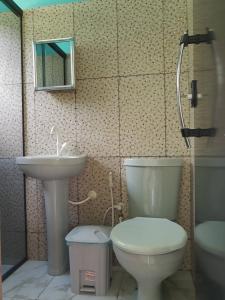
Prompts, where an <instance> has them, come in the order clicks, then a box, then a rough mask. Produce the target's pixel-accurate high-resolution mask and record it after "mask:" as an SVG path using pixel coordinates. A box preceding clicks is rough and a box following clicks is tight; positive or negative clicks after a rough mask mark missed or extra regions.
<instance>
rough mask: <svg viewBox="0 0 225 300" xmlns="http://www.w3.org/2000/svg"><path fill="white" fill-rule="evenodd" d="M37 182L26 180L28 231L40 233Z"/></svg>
mask: <svg viewBox="0 0 225 300" xmlns="http://www.w3.org/2000/svg"><path fill="white" fill-rule="evenodd" d="M36 185H37V180H36V179H34V178H30V177H27V178H26V212H27V231H28V232H33V233H34V232H36V233H37V232H38V228H39V219H38V203H37V189H36Z"/></svg>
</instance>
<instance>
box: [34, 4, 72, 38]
mask: <svg viewBox="0 0 225 300" xmlns="http://www.w3.org/2000/svg"><path fill="white" fill-rule="evenodd" d="M73 35H74V31H73V4H72V3H71V4H66V5H54V6H49V7H44V8H40V9H35V10H34V39H35V40H42V39H43V40H44V39H49V40H50V39H58V38H65V37H73Z"/></svg>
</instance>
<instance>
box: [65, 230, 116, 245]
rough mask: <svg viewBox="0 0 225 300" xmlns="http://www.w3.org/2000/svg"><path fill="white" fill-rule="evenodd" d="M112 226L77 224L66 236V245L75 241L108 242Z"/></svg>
mask: <svg viewBox="0 0 225 300" xmlns="http://www.w3.org/2000/svg"><path fill="white" fill-rule="evenodd" d="M111 230H112V228H111V227H109V226H95V225H88V226H78V227H76V228H74V229H73V230H72V231H70V232H69V233H68V234H67V236H66V238H65V239H66V242H67V245H73V244H75V243H84V244H106V243H109V242H110V233H111Z"/></svg>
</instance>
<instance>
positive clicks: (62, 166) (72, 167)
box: [16, 154, 87, 180]
mask: <svg viewBox="0 0 225 300" xmlns="http://www.w3.org/2000/svg"><path fill="white" fill-rule="evenodd" d="M86 160H87V156H86V155H85V154H80V155H76V156H50V155H49V156H23V157H17V158H16V164H17V165H19V167H20V169H21V170H22V171H23V172H24V173H25V174H26V175H27V176H30V177H34V178H37V179H40V180H55V179H64V178H68V177H72V176H77V175H79V174H80V172H81V171H82V170H83V168H84V166H85V163H86Z"/></svg>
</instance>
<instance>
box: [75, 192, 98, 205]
mask: <svg viewBox="0 0 225 300" xmlns="http://www.w3.org/2000/svg"><path fill="white" fill-rule="evenodd" d="M96 198H97V193H96V192H95V191H90V192H89V193H88V197H87V198H86V199H84V200H82V201H80V202H74V201H69V203H70V204H72V205H81V204H84V203H86V202H88V201H90V200H95V199H96Z"/></svg>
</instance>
